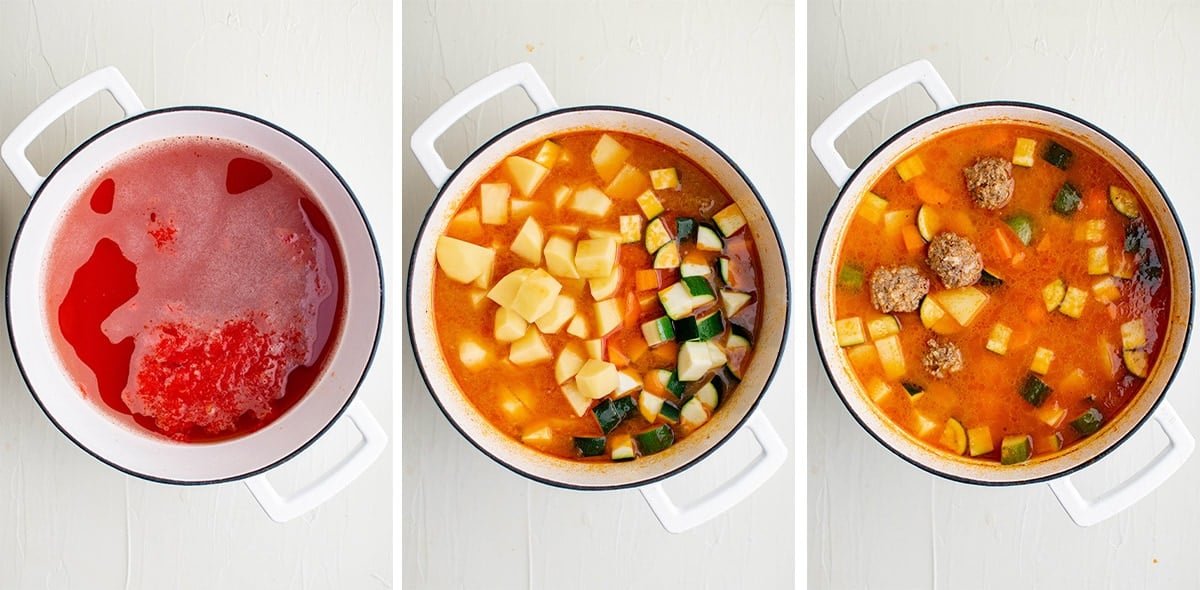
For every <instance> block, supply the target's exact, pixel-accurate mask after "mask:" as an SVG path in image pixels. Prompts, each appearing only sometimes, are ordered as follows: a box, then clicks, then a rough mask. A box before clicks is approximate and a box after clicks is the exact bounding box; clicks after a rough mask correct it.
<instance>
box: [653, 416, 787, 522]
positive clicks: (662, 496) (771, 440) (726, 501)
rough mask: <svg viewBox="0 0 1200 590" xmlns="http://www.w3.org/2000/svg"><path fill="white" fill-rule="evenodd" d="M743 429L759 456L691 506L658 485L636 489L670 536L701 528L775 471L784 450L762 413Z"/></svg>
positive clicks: (752, 490)
mask: <svg viewBox="0 0 1200 590" xmlns="http://www.w3.org/2000/svg"><path fill="white" fill-rule="evenodd" d="M746 428H747V430H749V431H750V433H751V434H753V435H754V438H755V439H756V440H757V441H758V445H759V446H760V447H762V453H760V454H759V455H758V456H757V457H755V459H754V461H753V462H751V463H750V464H749V465H748V466H747V467H746V468H745V469H743V470H742V471H741V472H739V473H738V474H737V475H735V476H734V477H733V479H730V480H729V481H726V482H724V483H722V484H721V485H720V486H719V487H717V488H716V489H714V490H713V491H711V492H709V493H708V494H706V495H705V496H704V497H702V498H700V499H699V500H697V501H695V502H694V503H692V504H690V505H687V506H679V505H677V504H675V502H673V501H672V500H671V498H670V496H668V495H667V492H666V490H664V489H663V486H662V484H660V483H654V484H650V485H647V486H642V488H640V489H641V491H642V496H643V497H644V498H646V503H647V504H649V505H650V510H651V511H653V512H654V516H656V517H658V522H660V523H662V526H663V528H665V529H667V530H668V531H670V532H672V533H682V532H684V531H686V530H688V529H691V528H693V527H696V526H699V525H701V524H704V523H705V522H707V521H709V520H710V519H712V518H714V517H716V516H718V515H720V514H722V513H724V512H725V511H727V510H729V509H730V508H733V507H734V506H736V505H737V504H738V503H740V502H741V501H742V500H745V499H746V498H747V497H748V496H749V495H750V494H752V493H753V492H754V491H755V490H757V489H758V488H759V487H762V484H764V483H766V481H767V480H768V479H770V478H771V476H772V475H774V474H775V472H776V471H778V470H779V468H780V467H781V466H782V465H783V462H784V460H786V459H787V455H788V450H787V447H786V446H784V444H783V440H781V439H780V438H779V433H778V432H776V431H775V427H774V426H772V425H771V422H770V421H768V420H767V418H766V417H765V416H763V415H762V412H755V413H753V414H751V415H750V419H749V420H747V421H746Z"/></svg>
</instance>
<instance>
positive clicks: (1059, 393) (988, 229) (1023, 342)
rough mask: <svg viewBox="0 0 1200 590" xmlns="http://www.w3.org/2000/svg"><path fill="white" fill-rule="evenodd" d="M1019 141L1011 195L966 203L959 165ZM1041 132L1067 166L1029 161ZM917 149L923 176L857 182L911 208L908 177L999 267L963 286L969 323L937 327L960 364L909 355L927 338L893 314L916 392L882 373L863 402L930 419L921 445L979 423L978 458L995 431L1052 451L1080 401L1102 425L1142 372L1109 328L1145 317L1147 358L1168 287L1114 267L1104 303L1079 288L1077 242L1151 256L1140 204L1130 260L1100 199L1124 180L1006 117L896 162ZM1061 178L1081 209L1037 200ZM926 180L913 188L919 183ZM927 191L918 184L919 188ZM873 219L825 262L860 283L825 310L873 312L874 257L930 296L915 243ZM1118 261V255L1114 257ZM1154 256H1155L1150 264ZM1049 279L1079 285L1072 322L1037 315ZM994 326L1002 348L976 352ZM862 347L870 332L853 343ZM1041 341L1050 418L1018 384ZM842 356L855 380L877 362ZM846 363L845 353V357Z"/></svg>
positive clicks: (991, 456) (913, 190) (1116, 217)
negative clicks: (1014, 221)
mask: <svg viewBox="0 0 1200 590" xmlns="http://www.w3.org/2000/svg"><path fill="white" fill-rule="evenodd" d="M1018 137H1026V138H1031V139H1035V140H1036V141H1037V151H1036V153H1035V162H1034V165H1033V167H1032V168H1025V167H1022V166H1015V165H1014V166H1013V172H1012V174H1013V178H1014V180H1015V190H1014V194H1013V199H1012V201H1011V202H1010V203H1009V204H1008V205H1007V206H1005V207H1004V208H1002V209H1000V210H997V211H989V210H985V209H982V208H980V207H978V206H975V205H974V204H973V201H972V199H971V196H970V194H969V192H968V191H967V187H966V183H965V181H964V179H963V172H962V170H963V168H966V167H969V166H970V165H972V164H973V163H974V162H975V161H976V160H977V159H978V158H980V157H985V156H996V157H1001V158H1004V159H1005V160H1009V159H1011V157H1012V154H1013V150H1014V146H1015V143H1016V139H1017V138H1018ZM1050 140H1053V141H1055V142H1057V143H1058V144H1060V145H1062V146H1064V147H1066V148H1068V149H1070V150H1071V152H1072V153H1073V161H1072V163H1071V164H1070V166H1069V167H1068V169H1067V170H1065V171H1064V170H1061V169H1059V168H1057V167H1055V166H1053V165H1051V164H1050V163H1048V162H1046V161H1045V160H1043V159H1042V157H1041V156H1042V153H1043V151H1044V149H1045V146H1046V145H1048V142H1049V141H1050ZM913 154H916V155H918V156H919V157H920V158H921V160H922V161H923V162H924V164H925V168H926V170H925V172H924V173H923V174H922V175H920V176H917V177H915V178H912V179H910V180H909V181H908V182H904V181H902V180H901V178H900V176H899V175H898V174H897V172H896V171H895V169H894V168H892V169H889V170H888V171H887V172H885V173H884V174H883V175H882V177H881V178H880V179H878V181H877V182H876V183H875V185H874V186H873V187H872V189H871V191H872V192H873V193H875V194H877V195H879V196H881V197H884V198H885V199H887V200H888V207H887V210H888V211H911V212H912V215H913V219H914V221H910V222H908V223H910V224H911V223H915V218H916V212H917V210H918V209H919V208H920V207H921V206H922V204H924V203H925V202H926V201H923V200H922V199H921V198H920V197H919V196H918V188H919V185H920V184H921V183H929V184H931V185H933V186H935V187H937V188H940V189H941V190H943V191H945V193H946V195H948V200H947V202H946V203H945V204H942V205H940V206H938V210H939V211H941V212H943V213H942V219H943V229H944V230H948V231H954V232H955V233H958V234H959V235H962V236H964V237H966V238H967V239H969V240H970V241H971V242H972V243H973V244H974V245H975V247H976V248H977V249H978V250H979V252H980V253H981V255H982V257H983V264H984V268H985V269H987V270H989V271H992V272H994V273H995V274H997V275H999V276H1000V277H1001V278H1002V279H1003V281H1004V283H1003V284H1002V285H999V286H992V287H984V286H980V285H977V287H979V288H980V289H981V290H982V291H984V292H985V293H987V294H988V296H989V298H988V302H987V304H986V305H985V306H984V307H983V309H982V310H981V311H980V312H979V314H978V315H977V316H976V317H975V318H974V320H973V321H972V322H971V323H970V325H969V326H968V327H966V328H964V329H961V330H960V331H959V332H958V333H955V334H952V335H948V336H942V337H941V338H943V339H946V340H950V341H952V342H954V343H955V344H957V345H958V347H959V349H960V350H961V351H962V355H963V361H964V368H963V369H962V370H961V371H958V372H956V373H952V374H950V375H949V376H947V377H946V378H943V379H937V378H934V377H933V376H932V375H931V374H930V373H929V372H928V371H927V370H926V369H925V368H924V367H923V366H922V363H921V358H922V356H923V355H924V353H925V351H926V350H927V346H926V341H927V340H929V339H930V338H933V337H935V336H936V335H935V334H934V333H933V332H932V331H931V330H929V329H926V328H925V327H924V326H923V325H922V322H921V320H920V318H919V315H918V312H916V311H914V312H910V313H896V314H894V315H895V316H896V317H897V318H898V319H899V321H900V324H901V331H900V341H901V344H902V348H903V351H904V357H905V364H906V369H907V373H906V375H905V376H903V377H901V378H900V379H899V380H896V381H904V382H910V383H915V384H918V385H921V386H923V387H924V388H925V394H924V395H922V396H920V397H918V398H916V399H915V400H910V399H909V395H907V394H906V393H905V390H904V389H903V388H902V387H901V386H900V383H898V382H896V381H893V382H892V383H891V384H892V385H893V387H892V389H893V394H892V395H889V396H887V397H886V398H884V399H882V400H880V401H878V402H877V405H878V407H879V408H880V409H881V410H882V411H883V413H884V414H886V415H887V416H888V418H890V419H891V421H892V422H894V423H895V424H896V425H898V426H900V427H901V428H903V429H905V430H906V431H907V432H909V433H910V434H912V435H913V436H918V435H917V432H918V430H917V428H918V413H919V414H920V415H923V416H925V417H926V418H927V419H929V420H932V421H933V422H934V423H935V424H937V427H936V428H934V429H933V430H932V431H931V432H928V433H927V434H926V435H925V437H924V441H925V442H926V443H930V444H933V445H938V440H939V437H940V436H941V434H942V431H943V428H942V427H943V425H944V424H945V423H946V421H947V419H949V418H956V419H957V420H959V421H960V422H961V423H962V424H963V426H964V427H965V428H966V429H971V428H974V427H977V426H988V427H989V428H990V434H991V437H992V439H993V446H994V450H993V451H992V452H991V453H988V454H986V455H982V456H980V457H979V458H980V459H988V460H992V461H998V460H999V458H1000V442H1001V439H1003V437H1004V436H1006V435H1013V434H1028V435H1031V436H1032V438H1033V452H1034V456H1035V457H1036V456H1040V455H1044V454H1046V453H1052V452H1054V451H1055V449H1054V448H1053V445H1052V443H1051V437H1053V436H1054V434H1055V433H1060V434H1061V435H1062V437H1063V446H1062V448H1064V449H1065V448H1067V446H1069V445H1070V444H1071V443H1073V442H1075V441H1077V440H1079V439H1080V438H1081V437H1080V436H1079V434H1078V433H1076V432H1075V431H1074V430H1073V429H1072V428H1071V427H1070V424H1069V422H1070V421H1071V420H1074V419H1075V418H1077V417H1078V416H1079V415H1081V414H1082V413H1084V412H1086V411H1087V410H1088V409H1089V408H1090V407H1092V406H1095V407H1097V408H1098V409H1099V410H1100V411H1101V412H1102V414H1103V415H1104V421H1105V424H1107V423H1108V422H1110V421H1111V420H1112V418H1114V417H1115V416H1116V415H1117V414H1118V413H1119V412H1120V411H1121V410H1122V409H1123V408H1124V407H1126V406H1127V405H1128V403H1129V401H1130V400H1131V399H1132V398H1133V397H1134V396H1135V395H1136V394H1137V393H1138V391H1139V390H1140V388H1141V386H1142V384H1143V380H1142V379H1140V378H1138V377H1136V376H1134V375H1132V374H1130V373H1129V371H1128V370H1127V369H1126V368H1125V366H1124V365H1123V363H1122V359H1121V342H1122V341H1121V332H1120V326H1121V324H1123V323H1125V322H1126V321H1128V320H1131V319H1134V318H1142V319H1143V320H1144V322H1145V328H1146V338H1147V344H1146V346H1147V349H1148V350H1149V351H1150V364H1151V366H1153V364H1154V362H1155V361H1156V359H1157V350H1158V348H1159V346H1158V343H1159V342H1161V341H1162V340H1163V338H1164V333H1165V330H1166V323H1167V321H1168V313H1169V309H1170V306H1169V291H1170V290H1169V289H1168V288H1161V287H1163V283H1164V282H1165V277H1166V276H1167V274H1168V273H1169V272H1170V270H1169V269H1167V268H1163V269H1162V275H1161V277H1160V278H1158V279H1154V280H1143V278H1142V277H1141V275H1140V273H1139V274H1138V275H1135V278H1133V279H1120V278H1115V277H1114V279H1113V280H1114V282H1115V283H1116V285H1117V287H1118V289H1119V290H1120V297H1119V298H1117V299H1116V300H1115V301H1114V302H1112V303H1108V304H1104V303H1101V302H1100V301H1098V300H1097V299H1096V298H1095V297H1094V296H1093V293H1092V285H1093V284H1095V283H1096V282H1098V281H1100V280H1101V279H1103V278H1105V276H1098V275H1088V274H1087V270H1088V269H1087V250H1088V249H1089V248H1092V247H1095V246H1100V245H1107V247H1108V258H1109V265H1110V268H1116V267H1117V266H1118V265H1119V264H1127V263H1130V262H1132V263H1134V264H1137V265H1138V266H1139V267H1141V266H1143V265H1148V264H1160V265H1163V266H1165V264H1166V260H1165V257H1164V256H1162V255H1161V254H1160V253H1161V252H1163V248H1162V240H1161V237H1160V236H1159V232H1158V229H1157V228H1156V227H1154V226H1153V223H1152V222H1150V220H1149V219H1148V215H1147V214H1146V210H1145V207H1144V206H1142V216H1141V219H1142V220H1144V221H1145V222H1146V225H1147V228H1148V229H1149V233H1150V237H1151V241H1152V246H1151V247H1150V249H1149V250H1148V251H1143V252H1142V253H1141V254H1140V255H1138V256H1136V257H1135V256H1133V255H1129V254H1126V253H1125V247H1124V243H1125V227H1126V225H1127V224H1128V223H1129V222H1130V220H1129V219H1127V218H1125V217H1124V216H1122V215H1121V214H1120V213H1119V212H1118V211H1116V210H1115V209H1114V207H1113V206H1112V205H1111V204H1110V203H1109V201H1108V187H1109V186H1110V185H1115V186H1118V187H1122V188H1125V189H1128V190H1131V191H1132V190H1133V187H1132V185H1131V184H1130V183H1129V181H1128V180H1127V179H1125V177H1124V176H1122V175H1121V173H1120V172H1119V171H1118V170H1117V169H1116V168H1115V167H1114V166H1112V165H1111V164H1109V163H1108V162H1106V161H1105V160H1104V159H1103V158H1102V157H1101V156H1099V155H1097V154H1095V153H1094V152H1092V151H1091V150H1090V149H1088V148H1086V147H1084V146H1083V145H1082V144H1080V143H1078V142H1076V141H1072V140H1071V139H1069V138H1065V137H1062V136H1059V135H1056V134H1051V133H1049V132H1047V131H1044V130H1041V129H1037V128H1031V127H1024V126H1018V125H1011V124H986V125H978V126H971V127H969V128H965V129H960V130H955V131H951V132H948V133H946V134H944V135H941V136H938V137H936V138H934V139H932V140H930V141H927V142H926V143H924V144H923V145H921V146H919V147H918V148H917V149H916V150H914V151H912V152H909V153H908V154H906V155H905V156H903V157H902V158H899V159H898V160H897V161H902V160H903V159H905V158H908V157H910V156H912V155H913ZM1068 180H1069V181H1070V182H1071V183H1072V184H1073V185H1074V186H1075V187H1077V188H1078V189H1079V191H1080V192H1081V193H1082V195H1083V200H1082V204H1081V208H1080V209H1079V210H1078V211H1076V212H1075V213H1074V214H1073V215H1072V216H1070V217H1064V216H1062V215H1059V214H1057V213H1056V212H1055V211H1054V210H1053V209H1052V207H1051V203H1052V201H1053V199H1054V196H1055V195H1056V194H1057V192H1058V190H1059V187H1060V186H1062V184H1063V182H1064V181H1068ZM923 188H927V187H923ZM926 194H928V193H926ZM1017 213H1024V214H1027V215H1029V216H1030V217H1031V218H1032V219H1033V220H1034V224H1035V228H1036V229H1035V231H1034V234H1033V238H1032V240H1031V241H1030V244H1029V245H1028V246H1025V245H1023V244H1022V243H1021V241H1020V240H1019V239H1018V238H1017V236H1016V234H1015V233H1014V232H1013V231H1012V230H1011V229H1009V228H1008V226H1007V225H1006V224H1005V218H1007V217H1009V216H1012V215H1014V214H1017ZM1096 219H1099V220H1103V221H1104V224H1105V229H1104V233H1103V238H1102V239H1101V240H1099V241H1098V242H1088V241H1085V240H1082V239H1077V237H1076V231H1077V228H1078V226H1079V225H1081V224H1082V223H1083V222H1084V221H1086V220H1096ZM883 226H884V224H883V222H882V221H881V222H880V223H879V224H878V225H876V224H873V223H871V222H870V221H868V220H866V219H864V218H863V217H862V216H859V215H857V214H856V215H854V216H853V218H852V220H851V222H850V227H849V228H848V230H847V232H846V236H848V238H847V239H846V240H845V243H844V244H843V246H842V250H841V254H840V258H839V262H838V267H837V268H839V269H840V268H842V265H845V264H856V265H858V266H860V267H861V268H862V269H864V271H865V276H866V278H867V279H868V280H867V281H865V282H864V285H863V288H862V289H860V290H859V291H858V292H850V291H849V290H847V289H845V288H843V287H839V288H838V291H837V296H836V302H835V308H836V312H835V313H836V314H837V318H845V317H849V316H858V317H861V318H863V321H864V323H865V322H866V321H869V320H870V319H872V318H876V317H879V316H881V315H883V314H881V313H880V312H879V311H877V310H875V309H874V308H873V307H872V305H871V300H870V290H869V277H870V273H871V272H872V271H873V270H874V269H876V268H879V267H881V266H894V265H899V264H908V265H912V266H915V267H916V268H918V269H920V271H921V272H922V274H923V275H925V276H926V277H928V278H929V279H930V294H934V293H937V292H938V291H940V290H943V289H945V286H944V285H943V284H942V283H941V281H940V280H939V279H938V278H937V275H936V274H935V273H933V272H932V271H931V270H930V269H929V267H928V265H927V264H926V262H925V253H926V249H925V248H921V249H919V250H917V251H915V252H912V251H910V250H909V249H907V248H906V247H905V244H904V241H903V239H902V237H901V235H900V234H899V232H888V231H887V230H886V229H885V228H884V227H883ZM1001 235H1002V236H1004V238H1005V239H1006V240H1007V242H1008V244H1009V247H1010V248H1011V251H1012V252H1013V255H1012V256H1005V255H1004V247H1003V246H1001V245H1000V243H999V242H1000V239H999V237H998V236H1001ZM1123 258H1128V259H1129V260H1124V261H1123V260H1122V259H1123ZM1156 261H1157V262H1156ZM1060 277H1061V278H1062V279H1063V282H1064V283H1065V284H1066V285H1067V286H1068V287H1070V286H1074V287H1078V288H1080V289H1083V290H1085V291H1087V292H1088V301H1087V303H1086V305H1085V307H1084V310H1083V313H1082V315H1081V317H1080V318H1079V319H1074V318H1071V317H1068V316H1066V315H1063V314H1062V313H1059V312H1057V311H1050V312H1047V311H1046V306H1045V304H1044V302H1043V299H1042V288H1043V287H1044V286H1046V285H1047V284H1049V283H1051V282H1052V281H1054V279H1055V278H1060ZM997 323H1003V324H1004V325H1006V326H1008V327H1010V328H1011V329H1012V336H1011V339H1010V341H1009V345H1008V351H1007V354H1005V355H998V354H995V353H993V352H991V351H989V350H987V349H986V348H985V346H986V344H987V342H988V338H989V334H990V332H991V329H992V327H993V325H995V324H997ZM859 346H872V344H871V343H870V340H869V339H868V342H867V343H866V344H863V345H859ZM1039 347H1042V348H1046V349H1049V350H1051V351H1053V354H1054V358H1053V361H1052V362H1051V364H1050V368H1049V370H1048V372H1047V373H1046V374H1045V375H1044V376H1041V379H1042V380H1043V381H1044V382H1045V383H1046V384H1047V385H1049V386H1050V387H1051V388H1052V389H1053V393H1052V394H1051V395H1050V397H1049V398H1048V399H1046V401H1045V402H1044V403H1043V404H1042V406H1041V408H1040V409H1041V410H1045V411H1047V412H1048V411H1050V409H1052V408H1053V407H1054V406H1055V405H1057V406H1058V407H1060V408H1064V409H1066V415H1065V418H1064V419H1063V420H1061V421H1059V423H1058V424H1057V425H1055V426H1050V425H1048V424H1047V423H1045V422H1044V421H1043V420H1042V419H1040V418H1039V415H1038V412H1037V410H1038V408H1034V407H1033V406H1031V405H1030V404H1029V403H1028V402H1026V401H1025V399H1023V398H1022V397H1021V395H1020V394H1019V391H1020V387H1021V385H1022V383H1023V382H1024V380H1025V378H1026V376H1027V375H1029V374H1030V366H1031V363H1032V361H1033V358H1034V354H1035V351H1036V350H1037V349H1038V348H1039ZM843 352H844V354H846V356H847V362H848V363H849V364H850V366H853V367H854V369H855V371H856V373H857V375H858V377H859V380H860V382H862V383H867V382H868V381H869V380H870V379H871V378H872V377H878V378H880V379H883V378H884V377H883V371H882V368H881V366H880V364H879V362H878V361H877V360H873V357H871V355H870V354H865V353H863V351H860V353H863V354H854V353H853V349H852V348H847V349H843ZM855 360H857V363H856V362H854V361H855Z"/></svg>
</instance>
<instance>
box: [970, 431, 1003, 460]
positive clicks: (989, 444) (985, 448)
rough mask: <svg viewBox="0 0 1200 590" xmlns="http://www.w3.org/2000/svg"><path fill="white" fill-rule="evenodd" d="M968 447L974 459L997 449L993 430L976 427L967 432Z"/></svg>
mask: <svg viewBox="0 0 1200 590" xmlns="http://www.w3.org/2000/svg"><path fill="white" fill-rule="evenodd" d="M967 445H968V447H970V450H971V456H972V457H978V456H980V455H986V454H988V453H990V452H992V449H994V448H996V447H995V442H994V441H993V440H992V430H991V429H990V428H988V427H987V426H976V427H975V428H971V429H969V430H967Z"/></svg>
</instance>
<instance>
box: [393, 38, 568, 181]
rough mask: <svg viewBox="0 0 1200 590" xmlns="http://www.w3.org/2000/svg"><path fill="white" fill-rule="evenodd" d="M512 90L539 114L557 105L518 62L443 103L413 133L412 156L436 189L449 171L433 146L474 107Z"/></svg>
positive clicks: (533, 73)
mask: <svg viewBox="0 0 1200 590" xmlns="http://www.w3.org/2000/svg"><path fill="white" fill-rule="evenodd" d="M513 86H520V87H521V88H522V89H523V90H524V91H525V94H526V95H527V96H529V100H531V101H533V105H534V106H535V107H537V111H538V113H544V112H546V111H552V110H554V109H556V108H558V103H557V102H555V100H554V96H552V95H551V94H550V89H549V88H547V87H546V83H545V82H543V81H542V79H541V77H539V76H538V75H537V72H536V71H534V69H533V66H531V65H529V63H527V62H521V63H517V64H513V65H511V66H508V67H507V68H504V69H503V70H499V71H497V72H494V73H492V74H490V75H488V76H487V77H485V78H483V79H482V80H479V81H478V82H475V83H474V84H472V85H470V86H468V87H467V88H466V89H465V90H463V91H462V92H459V93H458V94H456V95H454V97H453V98H451V99H450V100H448V101H446V104H443V105H442V106H440V107H438V109H437V110H436V111H434V112H433V114H432V115H429V118H428V119H425V122H424V123H421V124H420V125H419V126H417V129H416V131H413V134H412V139H411V141H410V142H409V143H410V145H411V146H412V151H413V154H414V155H415V156H417V161H418V162H420V164H421V167H422V168H424V169H425V174H427V175H429V180H432V181H433V184H434V185H435V186H437V187H438V188H439V189H440V188H442V185H443V184H445V183H446V180H447V179H449V178H450V168H448V167H447V166H446V162H445V161H443V160H442V157H441V156H440V155H439V154H438V153H437V148H435V147H434V145H433V142H434V141H436V140H437V138H439V137H441V136H442V134H443V133H445V132H446V130H447V129H449V128H450V126H451V125H453V124H454V123H455V122H457V121H458V120H459V119H461V118H463V117H464V116H466V115H467V113H469V112H471V111H472V110H474V109H475V107H478V106H479V105H481V104H483V103H484V102H487V101H488V100H490V99H492V98H494V97H496V96H498V95H499V94H500V93H501V92H504V91H505V90H508V89H509V88H512V87H513Z"/></svg>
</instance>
